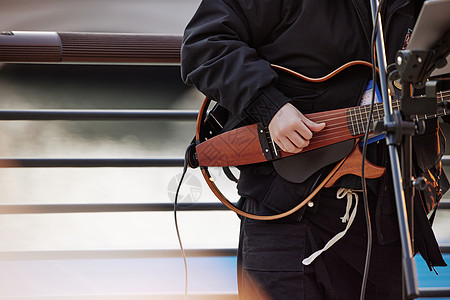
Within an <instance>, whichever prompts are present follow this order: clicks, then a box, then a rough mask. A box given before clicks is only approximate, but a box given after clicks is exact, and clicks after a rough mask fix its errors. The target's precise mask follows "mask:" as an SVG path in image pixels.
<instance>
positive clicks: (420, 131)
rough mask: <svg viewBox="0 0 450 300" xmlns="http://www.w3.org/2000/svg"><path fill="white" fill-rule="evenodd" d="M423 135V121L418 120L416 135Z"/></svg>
mask: <svg viewBox="0 0 450 300" xmlns="http://www.w3.org/2000/svg"><path fill="white" fill-rule="evenodd" d="M424 133H425V122H424V121H423V120H419V121H417V122H416V134H418V135H422V134H424Z"/></svg>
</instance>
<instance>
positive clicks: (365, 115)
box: [347, 90, 450, 136]
mask: <svg viewBox="0 0 450 300" xmlns="http://www.w3.org/2000/svg"><path fill="white" fill-rule="evenodd" d="M436 98H437V102H438V103H439V102H444V101H450V90H449V91H442V92H439V93H437V94H436ZM392 108H393V109H399V108H400V102H399V101H398V100H395V101H393V102H392ZM369 112H370V105H363V106H357V107H352V108H349V109H348V110H347V123H348V126H349V129H350V132H351V134H352V135H353V136H359V135H362V134H365V132H366V128H367V121H368V120H369ZM448 114H450V110H448V109H445V108H443V107H438V109H437V112H436V114H429V115H428V114H421V115H415V116H413V118H412V119H413V120H416V121H419V120H426V119H430V118H437V117H440V116H446V115H448ZM383 118H384V106H383V103H376V104H375V105H374V108H373V114H372V120H373V122H372V124H371V127H370V128H371V129H370V131H373V127H374V123H375V122H376V121H381V120H382V119H383Z"/></svg>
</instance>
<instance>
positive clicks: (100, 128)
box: [0, 0, 450, 298]
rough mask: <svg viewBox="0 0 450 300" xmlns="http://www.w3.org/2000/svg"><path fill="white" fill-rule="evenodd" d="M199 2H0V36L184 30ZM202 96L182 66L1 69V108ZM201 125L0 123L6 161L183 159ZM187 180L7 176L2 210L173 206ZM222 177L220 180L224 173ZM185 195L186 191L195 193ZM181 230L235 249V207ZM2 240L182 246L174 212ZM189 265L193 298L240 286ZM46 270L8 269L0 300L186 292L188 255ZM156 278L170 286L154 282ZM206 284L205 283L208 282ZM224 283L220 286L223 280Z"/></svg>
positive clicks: (138, 173)
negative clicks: (5, 33) (180, 185)
mask: <svg viewBox="0 0 450 300" xmlns="http://www.w3.org/2000/svg"><path fill="white" fill-rule="evenodd" d="M199 3H200V0H128V1H124V0H77V1H75V0H58V1H56V0H53V1H52V0H40V1H32V0H28V1H26V0H10V1H0V7H1V9H0V31H9V30H10V31H60V32H61V31H67V32H111V33H161V34H182V32H183V30H184V27H185V26H186V24H187V22H188V21H189V19H190V17H191V16H192V15H193V13H194V12H195V9H196V8H197V6H198V5H199ZM202 100H203V97H202V95H200V94H199V93H198V92H197V91H196V90H195V89H193V88H191V87H188V86H186V85H185V84H184V83H183V82H182V81H181V78H180V70H179V66H140V65H135V66H124V65H121V66H108V65H59V64H50V65H48V64H0V109H43V108H48V109H56V108H75V109H80V108H83V109H84V108H85V109H98V108H105V109H106V108H113V109H195V110H198V109H199V107H200V104H201V101H202ZM194 125H195V124H194V122H159V121H156V122H155V121H129V122H128V121H127V122H124V121H121V122H110V121H96V122H87V121H82V122H62V121H52V122H41V121H34V122H25V121H12V122H0V156H1V157H6V158H14V157H20V158H122V157H123V158H149V157H151V158H181V157H182V156H183V154H184V150H185V147H186V146H187V145H188V144H189V142H190V140H191V139H192V136H193V134H194ZM180 173H181V168H123V169H118V168H117V169H116V168H88V169H86V168H84V169H76V168H67V169H61V168H53V169H52V168H49V169H39V168H28V169H25V168H22V169H21V168H17V169H15V168H9V169H0V191H1V194H0V195H1V196H0V204H74V203H149V202H154V203H172V201H173V194H174V186H175V184H174V183H176V182H177V176H179V174H180ZM216 175H217V177H218V178H219V179H220V177H221V174H220V173H217V174H216ZM188 177H190V178H192V180H193V182H194V183H193V184H194V186H195V187H198V188H199V189H200V191H201V193H200V194H199V198H198V199H196V201H203V202H217V200H216V198H215V196H214V195H213V194H212V193H211V192H210V191H209V189H208V187H207V186H206V184H204V182H203V179H202V177H201V175H200V173H199V172H198V170H190V171H189V173H188ZM223 187H224V189H225V192H226V194H227V195H228V196H229V197H230V198H231V199H233V200H237V195H236V193H235V188H234V186H233V185H232V184H230V183H228V182H225V180H224V183H223ZM182 193H189V190H188V188H186V187H185V188H184V190H183V189H182ZM449 217H450V212H448V211H440V212H438V214H437V219H436V222H435V226H434V227H435V230H436V233H437V237H438V239H439V242H441V243H449V242H450V230H448V228H449V227H448V226H449V225H448V220H449ZM179 223H180V230H181V236H182V238H183V242H184V246H185V247H186V248H189V249H201V248H203V249H204V248H206V249H213V248H236V247H237V237H238V218H237V217H236V216H235V215H234V214H233V213H231V212H229V211H223V212H189V213H188V212H182V213H180V214H179ZM0 241H1V242H0V252H11V251H22V252H25V251H31V252H35V251H37V252H39V251H73V250H87V251H91V250H129V249H134V250H136V249H137V250H139V249H140V250H148V249H178V242H177V239H176V234H175V227H174V222H173V213H171V212H153V213H151V212H137V213H136V212H134V213H125V212H123V213H75V214H35V215H26V214H23V215H20V214H17V215H6V214H0ZM191 262H192V264H193V267H192V268H193V271H192V272H193V274H196V275H195V276H197V277H195V276H194V279H193V281H192V282H191V285H190V288H191V290H192V291H194V292H205V291H208V289H214V290H221V291H224V292H225V293H234V292H235V291H236V283H235V278H234V267H235V262H234V260H231V261H230V260H225V261H221V262H219V263H221V264H222V265H221V268H218V269H217V268H216V269H211V268H213V267H211V266H210V265H208V264H207V263H205V262H201V261H200V260H197V261H195V259H192V260H191ZM194 262H195V263H194ZM45 263H46V264H47V265H46V267H44V266H43V265H42V262H41V264H38V263H36V262H28V263H27V264H25V263H23V262H22V261H2V262H0V279H1V280H0V298H4V297H27V296H36V295H37V296H42V297H44V298H45V297H50V296H51V297H58V295H59V296H61V294H66V293H67V294H70V295H78V294H89V293H90V294H96V293H98V294H105V293H116V294H120V293H152V292H155V293H163V292H177V293H178V292H181V291H183V289H184V281H183V280H184V268H183V265H182V262H181V260H180V259H173V260H170V261H169V260H166V261H164V263H163V264H155V263H154V262H150V261H149V260H142V259H138V258H136V259H135V260H128V261H126V262H124V261H121V260H114V261H109V260H96V261H92V260H91V261H88V262H84V263H85V264H83V263H82V262H81V261H80V260H78V261H74V262H71V261H70V260H66V261H60V262H55V261H45ZM83 266H84V267H83ZM46 268H48V269H46ZM128 268H130V269H128ZM94 270H95V271H94ZM121 270H128V273H127V274H129V275H128V276H129V277H126V279H128V280H129V281H127V282H125V281H126V280H125V281H124V280H122V279H123V278H119V277H117V276H119V275H117V274H116V273H117V272H119V273H120V272H122V271H121ZM92 272H94V273H95V272H97V273H98V274H99V276H100V277H101V276H103V278H104V281H105V282H106V283H108V284H111V283H113V284H112V285H109V287H107V286H108V285H107V284H104V283H105V282H102V281H96V279H93V278H92V277H90V276H89V275H87V274H89V273H92ZM196 272H197V273H196ZM42 274H45V275H44V277H45V276H47V279H46V278H42ZM123 274H125V272H123V273H122V275H123ZM130 274H131V275H130ZM155 274H159V275H157V276H156V277H159V279H161V277H162V278H165V279H166V280H160V281H155V280H156V277H155ZM123 276H126V275H123ZM63 277H66V278H67V279H70V282H71V283H68V282H66V281H64V280H63V279H62V278H63ZM216 277H217V281H214V280H215V279H214V278H216ZM19 278H20V282H19V281H18V279H19ZM199 278H200V279H199ZM205 278H209V280H210V281H209V283H208V282H204V281H203V280H204V279H205ZM224 278H225V279H226V280H223V279H224ZM58 280H62V281H61V282H60V284H54V283H55V282H59V281H58ZM196 280H197V281H196ZM219 280H223V282H222V283H220V284H219V283H217V282H218V281H219ZM68 281H69V280H68ZM212 283H214V284H216V285H214V284H212ZM103 284H104V285H103ZM208 285H209V287H207V286H208ZM50 287H51V288H50Z"/></svg>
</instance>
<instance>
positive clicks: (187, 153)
mask: <svg viewBox="0 0 450 300" xmlns="http://www.w3.org/2000/svg"><path fill="white" fill-rule="evenodd" d="M193 146H195V144H192V143H191V144H190V145H189V146H188V147H187V149H186V152H185V159H184V165H183V173H182V174H181V178H180V182H178V187H177V191H176V193H175V201H174V203H173V215H174V222H175V230H176V232H177V238H178V244H179V246H180V250H181V255H182V257H183V263H184V276H185V281H184V298H185V299H187V295H188V267H187V260H186V252H185V251H184V247H183V242H182V241H181V235H180V230H179V228H178V218H177V206H178V194H179V193H180V189H181V184H182V183H183V179H184V176H185V175H186V172H187V168H188V155H189V153H190V152H189V151H190V150H191V147H193Z"/></svg>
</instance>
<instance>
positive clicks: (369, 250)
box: [360, 0, 384, 300]
mask: <svg viewBox="0 0 450 300" xmlns="http://www.w3.org/2000/svg"><path fill="white" fill-rule="evenodd" d="M383 2H384V0H381V1H380V2H379V4H378V10H377V14H376V16H377V17H376V18H375V24H374V26H373V30H372V37H371V42H370V58H371V60H372V100H371V104H370V110H369V118H368V122H367V126H366V132H365V134H364V142H363V150H362V156H363V158H362V163H361V185H362V190H363V200H364V201H363V203H364V214H365V219H366V229H367V249H366V259H365V264H364V274H363V280H362V284H361V294H360V300H364V298H365V294H366V287H367V280H368V278H369V267H370V257H371V255H372V224H371V221H370V211H369V199H368V197H367V186H366V178H365V164H366V153H367V141H368V139H369V131H370V127H371V124H372V115H373V109H374V104H375V91H376V82H377V81H376V75H377V72H376V67H375V53H374V44H375V37H376V34H377V25H378V15H379V14H380V11H381V7H382V5H383ZM380 75H381V76H383V74H380Z"/></svg>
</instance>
